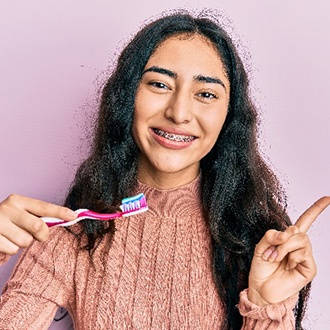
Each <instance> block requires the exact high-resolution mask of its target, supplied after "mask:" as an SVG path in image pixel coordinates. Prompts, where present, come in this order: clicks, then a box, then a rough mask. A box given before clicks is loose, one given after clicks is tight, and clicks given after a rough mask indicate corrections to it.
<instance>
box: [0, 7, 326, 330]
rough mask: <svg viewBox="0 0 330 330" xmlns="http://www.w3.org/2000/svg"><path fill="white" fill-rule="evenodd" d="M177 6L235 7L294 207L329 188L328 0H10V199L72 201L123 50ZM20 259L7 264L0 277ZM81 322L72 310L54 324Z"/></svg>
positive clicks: (5, 77)
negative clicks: (102, 95)
mask: <svg viewBox="0 0 330 330" xmlns="http://www.w3.org/2000/svg"><path fill="white" fill-rule="evenodd" d="M178 7H180V8H187V9H195V10H196V9H197V10H198V9H203V8H208V7H211V8H215V9H218V10H220V11H221V12H222V13H224V15H225V16H228V17H229V18H226V19H225V21H226V22H227V23H226V24H228V25H229V30H231V29H233V33H234V35H236V38H237V40H238V42H239V43H241V44H242V45H243V47H241V51H242V53H243V54H245V60H246V63H247V65H248V68H249V71H250V74H251V78H252V93H253V95H254V98H255V100H256V102H257V104H258V105H259V107H260V108H261V109H262V122H263V125H262V131H261V137H260V141H261V145H262V148H263V151H264V153H265V155H266V157H267V159H269V162H270V163H271V164H272V166H273V168H274V169H275V171H276V173H277V174H278V175H279V177H280V178H281V180H282V182H283V184H284V186H285V188H286V189H287V192H288V196H289V213H290V215H291V216H292V218H293V219H296V218H297V217H298V216H299V214H300V213H301V212H303V211H304V210H305V209H306V208H307V207H308V206H309V205H310V204H311V203H313V202H314V201H315V200H316V199H317V198H318V197H320V196H322V195H329V194H330V175H329V169H330V148H329V141H330V130H329V125H330V110H329V109H330V92H329V90H330V88H329V87H330V84H329V76H330V63H329V62H330V61H329V59H330V31H329V19H328V13H329V10H330V5H329V4H328V2H327V1H321V0H319V1H317V2H316V1H312V0H306V1H299V0H289V1H287V0H286V1H284V0H268V1H263V2H262V1H256V0H249V1H237V0H224V1H219V0H206V1H203V6H201V5H200V1H197V0H194V1H182V0H168V1H166V2H164V1H158V0H155V1H152V2H151V1H146V0H140V1H125V0H122V1H120V2H113V1H109V0H108V1H105V0H103V1H101V0H99V1H86V0H71V1H64V0H57V1H47V2H46V1H42V0H29V1H15V0H12V1H9V0H8V1H1V2H0V40H1V46H0V47H1V49H0V152H1V153H0V155H1V156H0V199H1V200H2V199H4V198H5V197H6V196H7V195H8V194H10V193H13V192H15V193H19V194H24V195H28V196H31V197H36V198H40V199H44V200H47V201H50V202H55V203H61V202H63V198H64V196H65V194H66V192H67V189H68V186H69V184H70V181H71V180H72V178H73V175H74V173H75V169H76V167H77V164H79V162H80V161H81V160H82V159H83V158H84V155H85V154H86V152H87V150H88V139H87V137H88V135H89V134H90V125H91V124H92V118H93V117H92V115H93V113H94V111H95V108H96V104H97V99H98V95H99V94H98V93H99V89H100V86H101V85H102V82H103V81H104V80H105V79H106V77H107V73H108V72H109V70H110V69H111V64H112V63H113V60H114V59H115V55H116V54H118V52H119V51H120V50H121V48H122V47H123V45H124V44H125V43H126V42H127V40H128V38H129V37H130V36H131V35H132V34H133V33H134V32H136V31H137V30H138V29H139V28H140V27H141V26H142V25H143V22H145V21H146V20H149V19H150V17H153V16H155V15H158V14H159V13H160V12H162V11H163V10H169V9H174V8H178ZM249 54H251V55H249ZM329 220H330V211H329V210H327V211H325V212H324V213H323V214H322V215H321V216H320V217H319V218H318V220H317V222H316V223H315V224H314V226H313V228H312V229H311V230H310V236H311V239H312V242H313V248H314V253H315V258H316V261H317V264H318V275H317V277H316V278H315V280H314V284H313V291H312V297H311V302H310V306H309V310H308V318H307V321H306V326H307V328H312V329H326V328H329V326H330V314H329V311H328V308H327V302H328V299H329V296H330V288H329V278H330V268H329V267H328V264H329V260H330V258H329V252H328V251H329V248H330V243H329V240H328V237H327V236H328V235H329V233H330V221H329ZM14 262H15V258H12V260H11V261H10V262H9V263H7V264H6V265H4V266H1V267H0V288H1V287H2V286H3V284H4V282H5V281H6V280H7V278H8V276H9V274H10V271H11V269H12V267H13V264H14ZM59 313H61V311H59ZM70 328H72V325H71V321H70V319H69V318H68V317H66V318H64V319H63V320H62V321H60V322H58V323H56V324H53V325H52V326H51V329H61V330H63V329H64V330H65V329H70Z"/></svg>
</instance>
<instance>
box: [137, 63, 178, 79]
mask: <svg viewBox="0 0 330 330" xmlns="http://www.w3.org/2000/svg"><path fill="white" fill-rule="evenodd" d="M146 72H157V73H161V74H165V75H166V76H169V77H171V78H177V76H178V75H177V73H175V72H173V71H171V70H168V69H164V68H160V67H158V66H151V67H150V68H148V69H146V70H144V71H143V72H142V75H144V74H145V73H146Z"/></svg>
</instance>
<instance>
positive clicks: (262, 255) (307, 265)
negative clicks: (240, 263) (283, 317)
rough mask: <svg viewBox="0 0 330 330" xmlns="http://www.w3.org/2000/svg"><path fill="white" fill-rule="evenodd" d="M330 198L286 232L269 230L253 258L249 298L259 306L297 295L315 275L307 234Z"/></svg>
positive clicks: (317, 204) (326, 197)
mask: <svg viewBox="0 0 330 330" xmlns="http://www.w3.org/2000/svg"><path fill="white" fill-rule="evenodd" d="M329 204H330V196H325V197H322V198H320V199H319V200H318V201H316V202H315V203H314V204H313V205H312V206H311V207H310V208H309V209H307V210H306V211H305V212H304V213H303V214H302V215H301V217H300V218H299V219H298V221H297V222H296V224H295V225H294V226H290V227H288V228H287V229H286V230H285V231H284V232H281V231H277V230H268V231H267V232H266V234H265V235H264V236H263V238H262V239H261V240H260V242H259V243H258V244H257V246H256V248H255V251H254V256H253V259H252V264H251V269H250V275H249V289H248V298H249V300H250V301H251V302H253V303H254V304H256V305H259V306H265V305H268V304H275V303H278V302H280V301H283V300H285V299H286V298H289V297H291V296H293V295H294V294H296V293H298V292H299V291H300V290H301V289H302V288H303V287H304V286H305V285H306V284H307V283H309V282H310V281H311V280H312V279H313V278H314V276H315V275H316V265H315V262H314V258H313V253H312V246H311V243H310V240H309V238H308V236H307V234H306V232H307V230H308V229H309V228H310V226H311V225H312V223H313V222H314V221H315V219H316V218H317V217H318V216H319V214H320V213H321V212H322V211H323V210H324V209H325V208H326V207H327V206H328V205H329Z"/></svg>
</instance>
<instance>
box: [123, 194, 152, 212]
mask: <svg viewBox="0 0 330 330" xmlns="http://www.w3.org/2000/svg"><path fill="white" fill-rule="evenodd" d="M122 203H123V204H122V205H121V210H122V211H123V212H129V215H133V214H137V213H140V212H144V211H146V210H147V209H148V205H147V200H146V197H145V196H144V194H139V195H137V196H133V197H129V198H124V199H123V200H122Z"/></svg>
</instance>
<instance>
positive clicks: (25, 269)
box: [0, 178, 296, 330]
mask: <svg viewBox="0 0 330 330" xmlns="http://www.w3.org/2000/svg"><path fill="white" fill-rule="evenodd" d="M199 181H200V179H199V178H198V179H196V180H195V181H193V182H192V183H190V184H188V185H185V186H183V187H180V188H176V189H172V190H165V191H162V190H157V189H155V188H152V187H149V186H146V185H144V184H141V183H140V184H139V191H142V192H144V193H145V194H146V196H147V201H148V205H149V211H148V212H146V213H143V214H139V215H136V216H132V217H130V218H122V219H118V220H116V233H115V237H114V241H113V243H112V246H111V248H109V240H108V239H107V238H105V239H104V240H103V241H102V243H101V244H100V245H99V246H98V248H97V250H96V252H95V254H94V257H93V263H91V262H90V258H89V255H88V253H86V251H83V250H81V249H80V248H79V246H78V243H77V240H76V239H75V237H74V236H73V235H72V234H70V233H68V232H67V231H66V230H65V229H63V228H54V229H51V231H52V234H51V238H50V239H49V240H48V241H47V242H44V243H40V242H34V243H33V244H32V245H31V246H30V247H29V248H28V249H26V251H25V252H24V254H23V255H22V257H21V259H20V260H19V262H18V264H17V265H16V267H15V269H14V271H13V274H12V276H11V279H10V280H9V282H8V283H7V284H6V286H5V288H4V292H3V295H2V296H1V298H0V329H24V330H26V329H33V330H37V329H48V327H49V325H50V323H51V321H52V319H53V317H54V314H55V312H56V310H57V308H58V306H63V307H65V308H66V309H67V310H68V311H69V313H70V314H71V316H72V318H73V321H74V326H75V329H79V330H83V329H95V330H96V329H102V330H104V329H120V330H122V329H141V330H142V329H143V330H147V329H157V330H160V329H180V330H181V329H182V330H184V329H190V330H191V329H199V330H200V329H205V330H206V329H207V330H212V329H220V325H221V322H222V320H223V309H222V306H221V303H220V300H219V297H218V294H217V290H216V286H215V284H214V282H213V279H212V271H211V262H210V250H211V249H210V234H209V232H208V229H207V226H206V224H205V221H204V219H203V216H202V210H201V207H200V202H199V198H198V196H199ZM0 260H1V256H0ZM0 271H1V269H0ZM295 302H296V299H295V298H290V299H287V300H286V301H284V302H282V303H280V304H277V305H268V306H266V307H263V308H260V307H258V306H255V305H253V304H252V303H251V302H249V301H248V299H247V292H246V290H245V291H243V292H242V293H241V295H240V303H239V306H238V308H239V310H240V313H241V314H242V315H243V316H244V326H243V328H244V329H255V330H258V329H285V330H288V329H293V328H294V319H293V313H292V309H293V308H294V305H295Z"/></svg>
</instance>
